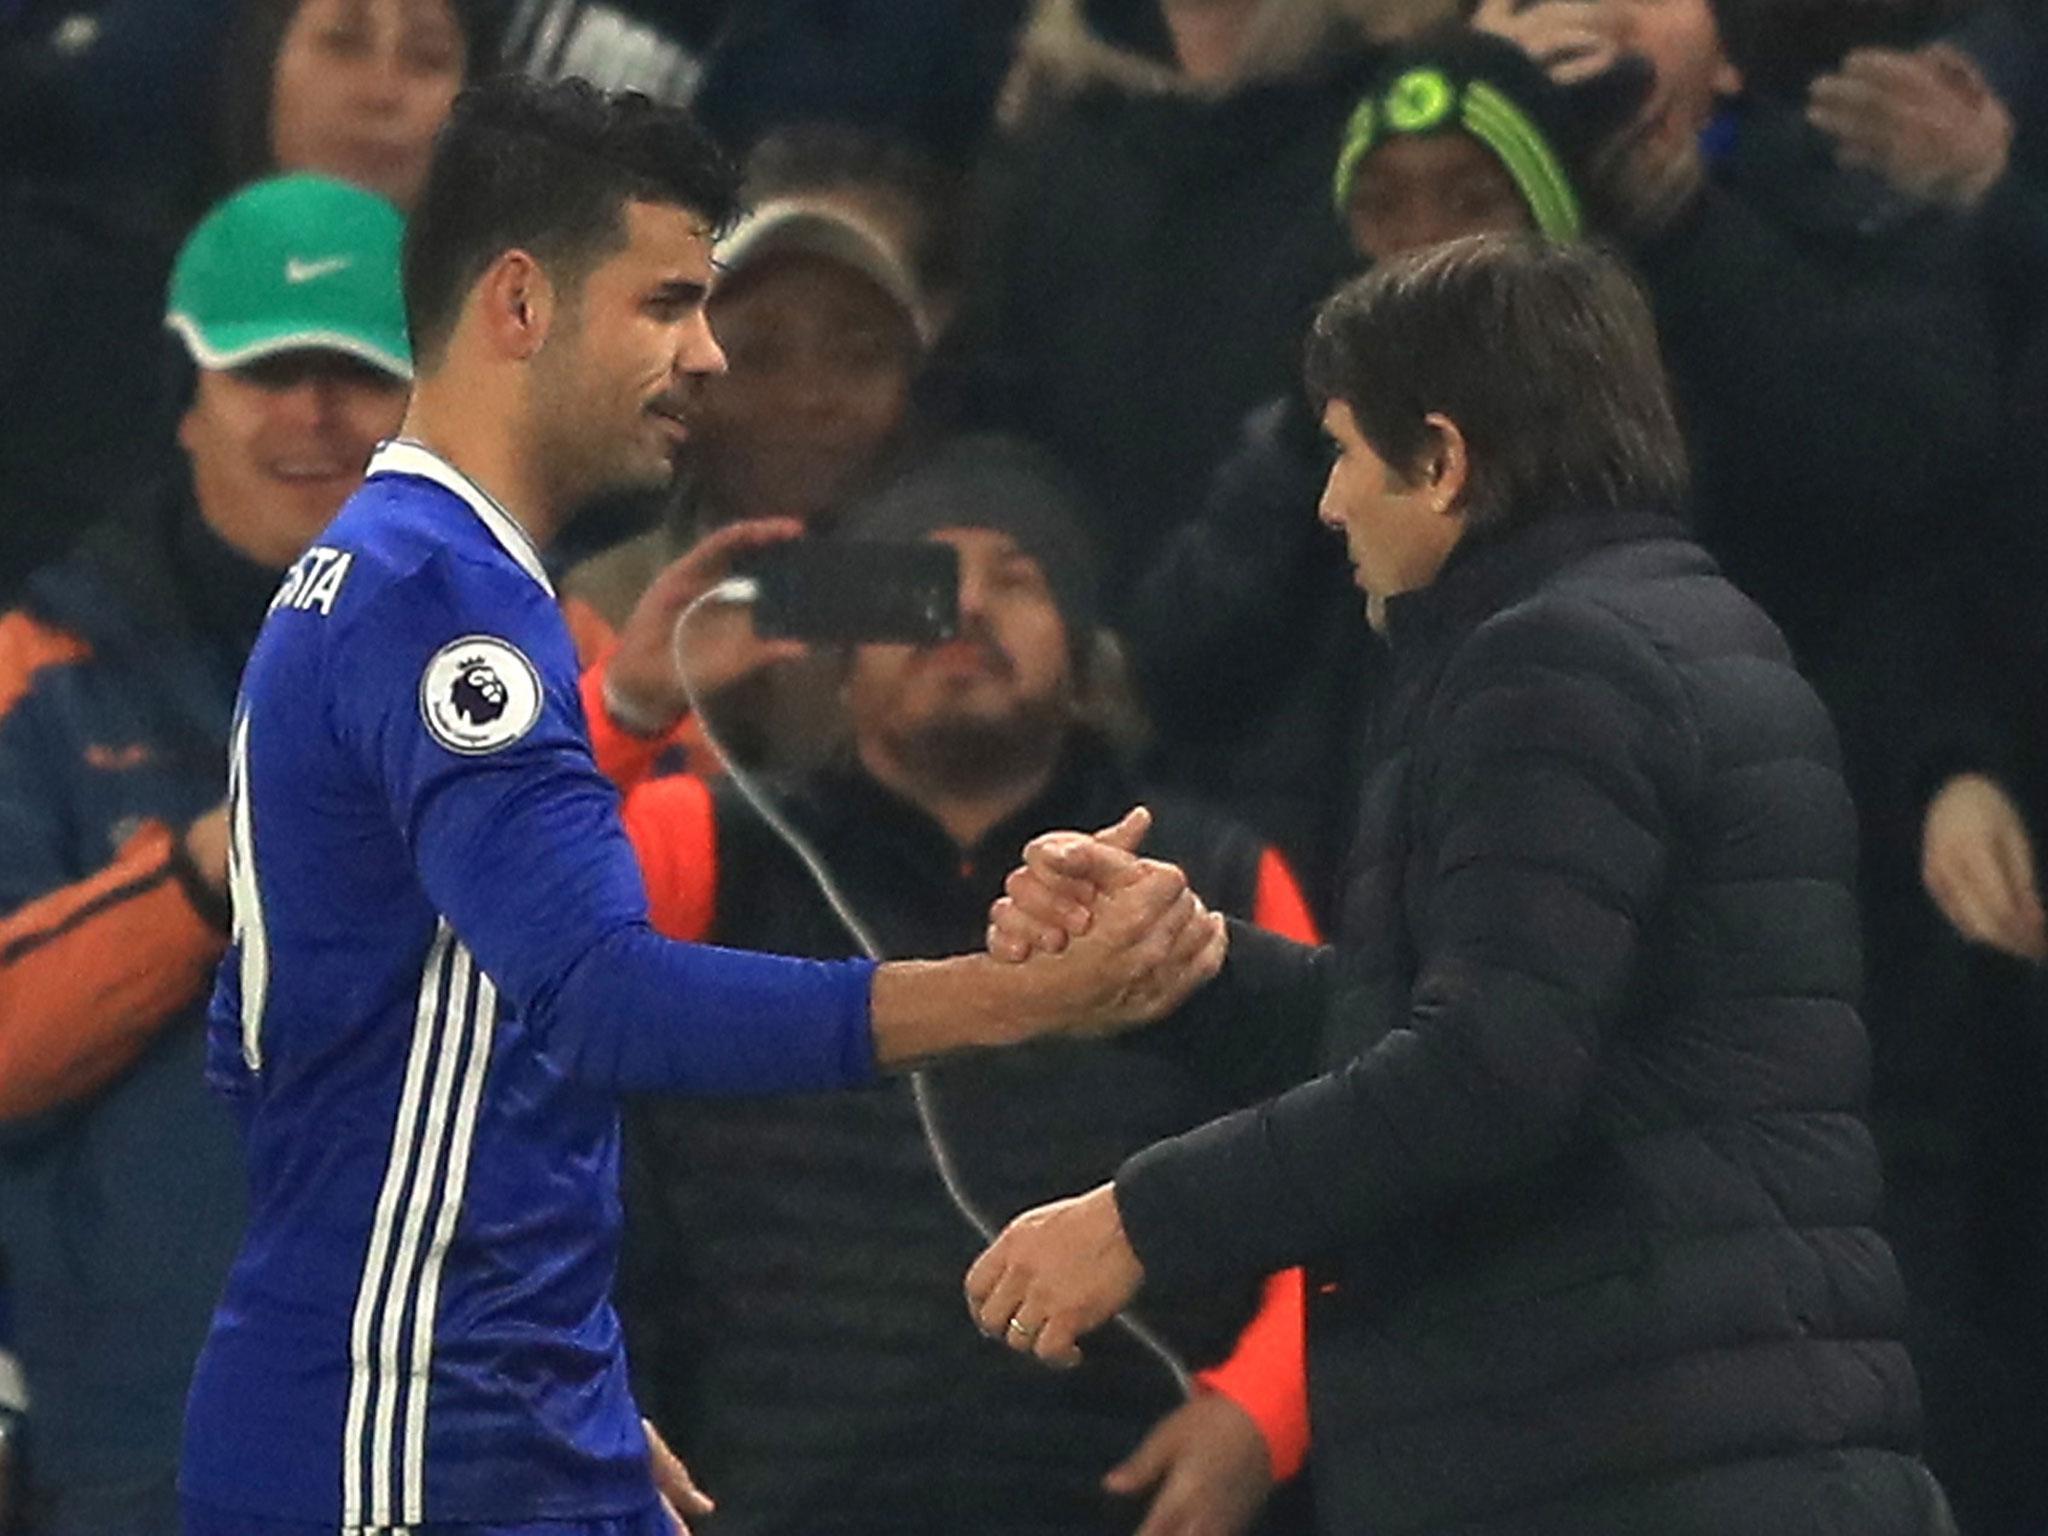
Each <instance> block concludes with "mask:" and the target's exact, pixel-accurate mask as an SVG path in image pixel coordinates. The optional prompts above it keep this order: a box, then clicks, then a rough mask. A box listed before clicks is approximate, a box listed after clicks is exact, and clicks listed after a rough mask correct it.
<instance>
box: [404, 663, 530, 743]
mask: <svg viewBox="0 0 2048 1536" xmlns="http://www.w3.org/2000/svg"><path fill="white" fill-rule="evenodd" d="M541 702H542V699H541V686H540V673H539V672H537V671H535V670H534V665H533V663H532V662H530V661H528V660H527V659H526V656H525V654H524V653H523V652H522V651H521V650H520V649H519V647H517V646H516V645H513V644H512V643H511V642H509V641H506V640H499V639H495V638H493V637H492V636H490V635H465V636H464V637H463V638H462V639H460V640H455V641H451V642H450V643H449V644H447V645H444V646H442V647H441V649H440V650H438V651H436V652H434V656H433V659H432V660H431V661H429V662H428V663H427V670H426V672H425V673H424V674H423V675H422V676H421V677H420V718H421V719H423V720H425V721H426V723H427V729H428V730H429V731H431V732H432V733H433V736H434V740H436V741H438V742H440V743H441V745H442V746H444V747H446V748H447V749H448V750H449V751H450V752H459V753H461V754H462V755H463V756H464V757H481V756H482V755H483V754H484V753H486V752H496V751H498V750H500V749H501V748H504V747H509V746H511V745H512V743H513V742H515V741H517V740H519V739H520V738H521V737H522V736H524V735H525V734H526V733H527V732H528V731H530V730H532V729H533V727H534V724H535V723H536V722H537V721H538V720H539V719H540V711H541Z"/></svg>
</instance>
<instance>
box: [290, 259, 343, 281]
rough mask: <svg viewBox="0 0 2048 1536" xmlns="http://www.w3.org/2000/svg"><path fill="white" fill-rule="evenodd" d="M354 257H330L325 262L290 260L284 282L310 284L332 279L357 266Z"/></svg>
mask: <svg viewBox="0 0 2048 1536" xmlns="http://www.w3.org/2000/svg"><path fill="white" fill-rule="evenodd" d="M355 261H356V259H355V258H354V257H353V256H329V257H328V258H327V259H326V260H324V261H301V260H299V258H298V257H296V256H294V257H292V258H290V259H289V260H288V261H286V262H285V264H284V280H285V281H286V282H288V283H310V282H314V281H316V280H317V279H319V278H323V277H332V276H333V275H334V274H335V273H337V272H341V271H345V270H346V269H347V268H349V267H352V266H354V265H355Z"/></svg>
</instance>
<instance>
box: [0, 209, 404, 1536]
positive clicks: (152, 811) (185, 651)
mask: <svg viewBox="0 0 2048 1536" xmlns="http://www.w3.org/2000/svg"><path fill="white" fill-rule="evenodd" d="M400 229H401V222H400V219H399V216H398V213H397V210H395V209H393V208H392V207H390V206H389V205H388V204H386V203H385V202H384V201H383V200H382V199H380V198H377V197H375V196H373V195H371V194H370V193H367V192H361V191H358V190H357V189H355V188H353V187H347V186H343V185H342V184H341V183H339V182H331V181H326V180H323V179H321V178H317V177H288V178H283V179H280V180H276V181H270V182H263V183H259V184H258V185H256V186H255V187H252V188H250V189H249V190H248V191H246V192H244V193H242V194H240V195H238V196H237V197H235V198H232V199H230V200H229V201H228V202H227V203H225V204H223V205H222V206H221V207H220V208H219V209H217V210H216V211H215V212H214V213H213V214H212V215H210V216H209V217H208V218H207V220H206V221H205V222H204V223H202V224H201V225H200V226H199V228H198V229H197V230H196V231H195V232H194V233H193V236H192V238H191V240H190V241H188V242H187V244H186V247H185V250H184V253H183V254H182V255H181V257H180V258H179V263H178V267H177V271H176V274H175V276H174V278H173V281H172V287H171V314H170V324H171V325H172V326H173V328H174V329H176V330H177V331H178V333H179V335H180V338H181V339H182V341H183V343H184V346H185V348H186V350H187V352H188V353H189V355H190V358H191V360H192V362H193V363H194V365H195V366H196V377H195V380H194V385H193V390H192V397H191V402H190V404H189V406H188V407H187V408H186V410H185V412H184V414H183V417H182V419H181V424H180V427H179V434H178V436H179V444H180V446H181V448H182V449H183V452H182V453H180V454H174V455H172V456H171V458H172V461H173V462H172V463H171V464H170V465H169V466H168V467H167V470H166V472H165V474H164V476H163V478H162V480H161V481H160V482H158V483H155V484H152V485H149V486H146V487H144V488H142V489H141V490H140V491H138V493H137V494H136V496H135V497H134V499H133V502H132V504H131V505H129V506H127V507H125V508H123V509H121V510H119V511H118V512H117V513H116V514H115V515H114V516H112V517H110V518H109V519H108V521H107V522H106V523H105V524H104V525H102V526H101V527H100V528H98V529H97V530H95V531H94V532H93V533H91V534H89V535H88V536H87V538H86V540H85V541H84V542H83V543H82V544H81V546H80V547H79V548H78V549H77V550H76V551H75V552H74V553H73V554H72V555H70V556H68V557H66V558H65V559H64V560H62V561H60V562H59V563H57V564H56V565H53V566H49V567H46V568H45V569H44V570H42V571H40V572H39V573H38V574H37V575H36V576H35V577H34V578H32V579H31V581H30V582H29V584H28V588H27V590H26V592H25V593H24V595H23V599H22V602H21V605H20V606H19V607H17V608H15V609H13V610H12V611H10V612H8V613H6V614H4V615H0V1248H4V1249H5V1251H6V1254H7V1261H8V1275H9V1281H10V1284H11V1286H12V1288H13V1291H14V1302H15V1315H16V1320H17V1325H18V1335H19V1349H20V1353H21V1358H22V1364H23V1367H24V1370H25V1371H26V1374H27V1376H28V1386H29V1390H30V1392H31V1394H32V1407H33V1416H32V1418H31V1421H30V1427H31V1431H32V1437H33V1449H32V1457H33V1462H34V1476H35V1484H34V1492H35V1496H36V1498H37V1500H38V1501H39V1503H40V1505H41V1508H40V1509H39V1511H38V1513H37V1516H36V1519H37V1524H36V1526H35V1529H36V1530H37V1531H38V1532H39V1533H46V1536H83V1533H92V1536H114V1533H119V1536H154V1533H160V1532H164V1531H169V1530H175V1529H176V1528H177V1524H178V1514H177V1508H176V1504H175V1500H174V1496H173V1492H172V1479H173V1476H174V1474H175V1472H176V1470H177V1460H178V1436H179V1428H180V1424H181V1422H182V1419H183V1414H184V1406H185V1388H186V1385H187V1381H188V1379H189V1377H190V1375H191V1370H192V1361H193V1358H194V1356H195V1355H196V1354H197V1352H198V1349H199V1343H200V1340H201V1338H202V1337H203V1336H204V1334H205V1332H206V1323H207V1318H208V1316H209V1315H210V1313H211V1311H212V1308H213V1303H214V1298H215V1296H216V1295H217V1293H218V1292H219V1289H220V1283H221V1279H222V1277H223V1276H224V1275H225V1274H226V1273H227V1267H228V1262H229V1260H230V1259H231V1258H232V1257H233V1254H234V1245H235V1242H236V1239H237V1238H238V1237H239V1235H240V1231H241V1219H242V1218H241V1211H242V1188H243V1176H242V1166H241V1155H240V1149H239V1147H238V1146H237V1144H236V1140H235V1135H234V1129H233V1124H232V1121H231V1119H230V1117H229V1116H228V1114H227V1112H226V1110H225V1109H224V1108H223V1107H222V1106H221V1105H220V1104H219V1103H218V1101H216V1100H213V1099H212V1098H211V1097H210V1096H209V1095H208V1094H207V1092H206V1087H205V1083H204V1081H203V1074H202V1070H201V1068H202V1065H203V1054H204V1034H203V1031H202V1029H201V1027H200V1026H201V1024H202V1023H203V1019H202V1011H203V1006H204V1003H205V999H206V993H207V990H208V989H209V988H210V986H211V984H212V979H213V966H214V962H215V961H216V960H217V959H218V958H219V955H220V952H221V949H222V947H223V945H224V943H225V938H226V936H225V931H224V930H225V928H226V924H227V899H226V895H225V889H226V884H227V842H228V838H227V818H226V815H225V813H224V811H223V810H222V808H221V802H222V797H223V795H224V794H225V792H226V789H227V737H228V721H229V718H230V715H231V713H232V711H233V708H234V699H235V684H236V682H237V680H238V679H239V677H240V675H241V670H242V664H243V662H244V661H245V660H246V659H247V658H248V654H249V647H250V645H251V644H252V643H253V642H254V640H255V636H256V630H257V627H258V625H260V624H261V623H262V621H263V615H264V611H265V609H266V608H267V607H268V605H269V603H270V598H271V594H272V593H273V592H274V591H275V590H276V587H277V582H278V577H279V576H280V574H281V573H282V571H283V570H284V568H285V567H286V566H288V565H289V564H290V563H291V562H292V561H293V560H294V559H295V558H297V556H298V554H299V553H300V551H301V550H302V549H303V548H304V546H305V545H306V544H307V543H308V542H309V541H310V539H311V538H312V536H313V534H314V533H316V532H317V531H318V530H319V529H320V527H321V526H322V525H323V524H324V523H325V522H326V521H327V519H328V518H329V517H330V516H332V515H333V512H334V510H335V508H336V507H337V506H339V505H340V503H341V501H342V499H343V498H344V497H345V496H346V495H347V494H348V493H349V491H350V490H351V489H353V488H354V486H355V485H356V484H357V483H358V482H359V481H360V480H361V478H362V472H363V467H364V465H365V464H366V463H367V462H368V459H369V454H370V450H371V448H372V447H374V446H375V444H376V442H377V440H378V439H379V438H381V437H385V436H388V435H390V434H391V433H392V432H394V431H396V430H397V427H398V421H399V417H400V415H401V414H402V413H403V411H404V406H405V377H406V375H407V373H408V371H409V366H410V365H409V361H408V354H407V349H406V341H405V322H404V314H403V310H402V307H401V305H400V302H399V293H398V248H399V238H400Z"/></svg>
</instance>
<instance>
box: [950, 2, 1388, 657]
mask: <svg viewBox="0 0 2048 1536" xmlns="http://www.w3.org/2000/svg"><path fill="white" fill-rule="evenodd" d="M1427 9H1428V6H1427V5H1426V4H1423V5H1411V6H1399V5H1395V4H1391V3H1385V0H1049V3H1047V4H1045V5H1043V6H1041V7H1040V9H1039V11H1038V13H1037V15H1036V16H1035V17H1034V19H1033V20H1032V22H1031V24H1030V25H1029V27H1028V28H1027V29H1026V31H1025V34H1024V37H1023V40H1022V43H1021V45H1020V53H1019V60H1018V66H1017V72H1016V75H1015V78H1014V79H1013V81H1012V84H1011V87H1010V90H1009V93H1008V100H1007V102H1006V116H1007V130H1006V132H1005V134H1004V135H1003V137H1002V139H1001V140H1000V141H999V142H998V143H997V144H996V145H995V146H994V147H993V148H992V150H991V152H990V157H989V163H988V165H987V167H986V170H985V174H984V178H983V182H984V189H985V190H984V194H983V198H982V204H983V206H982V211H981V214H980V217H979V218H978V219H977V226H978V227H977V230H976V236H977V244H978V248H979V253H980V254H979V256H978V258H976V259H975V260H974V261H973V262H972V263H971V264H970V279H969V291H968V298H967V301H966V304H965V306H964V307H963V310H962V314H961V318H960V323H959V326H958V327H957V329H956V336H955V342H954V347H955V348H957V350H958V352H959V354H960V356H959V359H958V362H959V366H960V368H961V369H962V371H963V372H971V373H972V375H973V377H974V379H975V384H976V389H977V392H978V394H979V396H980V398H979V399H978V400H977V402H976V409H977V410H978V411H980V412H982V413H985V414H986V415H987V416H989V417H991V418H993V419H995V420H998V421H1000V422H1002V423H1005V424H1008V425H1011V426H1014V427H1016V428H1018V429H1020V430H1022V431H1024V432H1025V433H1026V434H1028V435H1030V436H1033V437H1036V438H1038V439H1040V440H1041V441H1043V442H1045V443H1046V444H1047V445H1048V446H1050V447H1051V448H1053V449H1054V450H1055V451H1056V452H1057V453H1058V454H1059V455H1060V456H1061V458H1062V459H1063V460H1064V461H1065V462H1066V463H1067V464H1068V466H1069V467H1070V468H1071V469H1072V470H1073V471H1074V472H1075V473H1076V474H1078V475H1080V476H1081V478H1082V480H1083V481H1084V483H1086V484H1087V486H1088V487H1089V490H1090V492H1091V495H1090V505H1091V506H1092V507H1093V508H1094V509H1095V514H1096V517H1097V526H1096V527H1094V528H1093V529H1092V530H1091V532H1092V533H1093V534H1094V535H1095V537H1096V540H1097V543H1098V545H1099V546H1100V548H1101V550H1102V552H1103V560H1104V567H1103V569H1104V578H1105V584H1106V591H1107V594H1108V600H1109V609H1108V612H1109V616H1110V619H1111V621H1112V622H1113V623H1119V624H1120V623H1121V622H1122V619H1123V617H1124V609H1125V600H1126V598H1127V597H1128V594H1129V591H1130V588H1131V587H1132V585H1133V584H1134V583H1135V582H1136V580H1137V578H1138V576H1139V575H1140V574H1141V573H1142V572H1143V571H1144V570H1145V569H1146V567H1147V566H1148V565H1149V564H1150V562H1151V560H1152V558H1153V557H1154V556H1155V554H1156V552H1157V550H1158V547H1159V544H1160V542H1161V541H1162V540H1163V539H1164V538H1165V536H1166V535H1167V534H1168V533H1170V532H1171V531H1172V530H1173V529H1174V528H1175V527H1177V526H1178V525H1179V524H1180V523H1182V522H1184V521H1185V520H1186V519H1187V518H1189V517H1190V516H1192V515H1193V514H1194V512H1195V511H1196V509H1197V508H1198V507H1199V506H1200V505H1201V496H1202V488H1203V487H1204V486H1205V485H1206V484H1207V482H1208V479H1209V476H1210V474H1211V472H1212V471H1213V470H1214V469H1215V468H1216V465H1217V463H1218V461H1219V460H1220V459H1221V457H1222V456H1223V454H1224V452H1225V450H1226V448H1227V445H1228V444H1229V442H1230V441H1231V437H1232V434H1233V433H1234V432H1235V430H1236V428H1237V425H1238V423H1239V422H1240V421H1241V420H1242V419H1243V417H1244V415H1245V414H1246V413H1247V412H1248V411H1250V410H1252V409H1253V408H1254V407H1256V406H1257V405H1259V404H1260V403H1261V402H1262V401H1266V400H1270V399H1272V398H1273V397H1274V396H1276V395H1278V394H1279V393H1280V392H1281V391H1282V390H1283V389H1285V388H1287V387H1288V385H1289V383H1290V382H1291V380H1292V377H1293V373H1294V363H1295V351H1296V346H1297V339H1298V337H1299V336H1300V334H1301V332H1302V330H1303V328H1304V327H1305V326H1306V324H1307V321H1308V317H1309V315H1310V313H1311V312H1312V310H1313V308H1314V305H1315V302H1316V300H1317V299H1318V298H1320V297H1321V296H1322V295H1323V294H1324V293H1326V292H1327V291H1328V290H1329V288H1330V286H1331V285H1332V284H1333V283H1334V282H1335V281H1336V280H1337V279H1338V278H1339V277H1341V276H1342V275H1343V274H1344V273H1345V271H1346V270H1347V269H1348V267H1349V264H1350V263H1349V259H1348V257H1347V255H1346V253H1345V249H1344V242H1343V240H1342V237H1341V234H1340V232H1339V231H1338V230H1337V229H1336V228H1334V227H1333V226H1332V224H1331V221H1330V218H1329V215H1328V212H1327V209H1328V206H1329V204H1328V195H1327V194H1328V187H1329V182H1330V160H1331V155H1332V153H1333V150H1332V146H1333V145H1335V144H1336V143H1337V142H1338V141H1339V139H1340V138H1341V136H1342V130H1343V125H1344V121H1345V119H1346V117H1347V116H1348V115H1349V114H1350V112H1351V110H1352V108H1353V107H1354V106H1355V105H1356V103H1357V100H1358V95H1359V90H1360V87H1361V84H1362V81H1363V78H1364V75H1365V72H1366V67H1367V63H1368V51H1367V50H1368V45H1367V42H1366V30H1367V27H1368V24H1370V23H1372V22H1373V21H1374V20H1375V19H1376V18H1377V19H1379V20H1381V21H1382V22H1385V21H1387V20H1388V19H1389V18H1393V17H1400V18H1402V19H1407V18H1408V16H1409V15H1411V14H1412V13H1414V12H1417V11H1426V10H1427Z"/></svg>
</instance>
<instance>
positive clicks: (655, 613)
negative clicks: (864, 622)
mask: <svg viewBox="0 0 2048 1536" xmlns="http://www.w3.org/2000/svg"><path fill="white" fill-rule="evenodd" d="M803 531H804V527H803V524H802V523H800V522H798V521H796V520H795V519H794V518H788V517H779V518H763V519H761V520H759V521H756V522H746V523H732V524H729V525H728V526H726V527H724V528H720V529H718V530H717V531H716V532H714V533H711V534H707V535H706V536H705V537H704V538H703V539H701V540H699V541H698V543H697V544H696V546H695V547H694V548H692V549H691V550H690V552H689V553H688V554H686V555H684V556H682V557H681V558H680V559H677V560H674V561H672V562H670V564H669V565H667V566H666V567H664V568H663V570H662V572H661V574H660V575H658V576H656V577H655V578H654V580H653V582H652V583H651V584H649V586H648V588H647V590H646V591H645V592H644V593H642V594H641V597H640V601H639V602H638V603H636V604H634V606H633V612H632V614H631V615H630V616H629V617H628V618H627V620H626V623H625V626H624V627H623V628H622V629H620V631H619V647H618V649H617V650H616V651H614V652H613V653H612V657H611V660H610V661H609V662H607V663H606V664H605V676H604V686H605V697H606V698H607V699H608V700H611V701H614V702H615V703H616V705H617V706H618V708H619V710H620V712H621V714H622V716H629V717H630V718H621V720H620V724H622V725H627V726H629V727H632V728H635V729H639V730H643V731H646V732H647V733H648V734H654V732H656V731H658V730H663V729H666V728H667V727H669V726H672V725H674V724H675V723H676V721H678V720H680V719H682V717H683V714H684V712H685V711H686V710H687V709H688V708H689V695H688V694H687V692H686V691H685V690H684V687H683V678H682V674H681V672H680V671H679V670H678V668H677V658H676V651H677V644H676V625H677V623H678V622H679V621H680V620H681V618H682V616H683V614H684V612H685V611H686V610H688V608H689V606H690V604H692V603H694V602H695V601H697V599H698V598H700V597H702V596H703V595H704V594H705V593H706V592H709V591H710V590H711V589H712V588H713V587H715V586H717V585H718V584H719V583H720V582H721V581H723V580H725V578H726V577H727V576H729V575H730V574H731V573H732V562H733V557H734V556H736V555H738V554H739V553H741V552H742V551H743V550H749V549H759V548H761V547H763V546H765V545H769V544H781V543H784V542H786V541H788V540H790V539H794V538H796V537H798V536H799V535H801V534H802V533H803ZM684 645H685V648H686V649H687V653H688V663H689V667H690V682H691V683H692V684H693V685H694V686H695V688H696V690H697V692H698V693H699V694H700V695H704V694H712V693H716V692H718V691H719V689H721V688H724V687H726V686H728V685H729V684H731V683H735V682H737V681H739V679H741V678H743V677H746V676H748V675H749V674H751V673H754V672H758V671H760V670H761V669H762V668H763V667H767V666H772V665H773V664H774V663H776V662H779V661H787V660H790V659H792V658H794V657H797V656H801V655H803V654H804V649H805V648H804V647H803V646H802V645H801V644H799V643H798V642H796V641H793V640H763V639H761V638H760V637H759V636H758V635H756V634H755V633H754V619H753V615H752V613H750V612H748V611H746V610H744V609H741V608H739V607H738V606H737V605H735V606H733V607H732V608H730V609H728V610H724V611H709V612H707V611H703V610H700V612H699V616H698V617H697V618H695V619H693V620H692V621H691V625H690V633H689V634H688V635H687V636H685V637H684Z"/></svg>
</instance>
